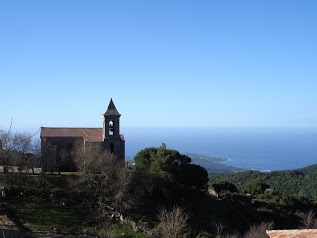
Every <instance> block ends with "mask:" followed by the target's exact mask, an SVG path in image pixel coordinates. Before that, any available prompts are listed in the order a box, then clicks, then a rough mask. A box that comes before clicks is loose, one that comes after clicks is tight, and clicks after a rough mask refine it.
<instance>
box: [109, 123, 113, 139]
mask: <svg viewBox="0 0 317 238" xmlns="http://www.w3.org/2000/svg"><path fill="white" fill-rule="evenodd" d="M113 130H114V129H113V121H109V135H110V136H113Z"/></svg>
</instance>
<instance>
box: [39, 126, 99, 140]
mask: <svg viewBox="0 0 317 238" xmlns="http://www.w3.org/2000/svg"><path fill="white" fill-rule="evenodd" d="M41 137H78V138H83V139H84V140H85V141H89V142H103V135H102V128H68V127H65V128H61V127H41Z"/></svg>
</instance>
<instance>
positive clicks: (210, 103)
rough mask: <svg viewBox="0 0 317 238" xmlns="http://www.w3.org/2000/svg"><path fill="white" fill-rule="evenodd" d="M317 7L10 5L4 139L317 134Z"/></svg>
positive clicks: (3, 76) (287, 1)
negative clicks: (83, 133) (39, 133)
mask: <svg viewBox="0 0 317 238" xmlns="http://www.w3.org/2000/svg"><path fill="white" fill-rule="evenodd" d="M316 12H317V2H316V1H315V0H312V1H308V0H307V1H292V0H280V1H276V0H267V1H254V0H250V1H236V0H231V1H230V0H225V1H220V0H218V1H216V0H214V1H213V0H208V1H207V0H205V1H186V0H183V1H176V0H175V1H171V0H167V1H164V0H162V1H148V0H147V1H145V0H144V1H138V0H135V1H130V0H126V1H120V0H118V1H114V0H112V1H110V0H109V1H97V0H96V1H80V0H76V1H75V0H74V1H71V0H68V1H64V0H54V1H53V0H48V1H42V0H38V1H32V0H28V1H14V0H10V1H1V2H0V36H1V37H0V81H1V85H0V87H1V90H0V93H1V94H0V100H1V114H0V129H5V128H7V127H8V126H9V125H10V120H11V118H13V120H14V127H15V128H37V127H40V126H63V127H100V126H101V114H102V113H103V112H104V111H105V110H106V108H107V106H108V103H109V100H110V98H113V100H114V103H115V105H116V106H117V109H118V111H119V112H120V113H121V114H122V116H121V125H122V126H123V127H198V126H199V127H293V126H294V127H316V126H317V103H316V102H317V44H316V42H317V14H316Z"/></svg>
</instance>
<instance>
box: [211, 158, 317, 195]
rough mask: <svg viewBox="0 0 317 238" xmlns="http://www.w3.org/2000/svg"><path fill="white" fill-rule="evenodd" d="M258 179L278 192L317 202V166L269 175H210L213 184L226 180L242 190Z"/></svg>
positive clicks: (245, 173)
mask: <svg viewBox="0 0 317 238" xmlns="http://www.w3.org/2000/svg"><path fill="white" fill-rule="evenodd" d="M257 178H260V179H262V180H263V181H264V182H265V183H267V184H268V185H269V186H270V188H272V189H273V190H274V191H276V192H279V193H282V194H287V195H292V196H295V197H305V198H307V199H313V200H317V164H315V165H311V166H307V167H305V168H301V169H294V170H281V171H273V172H269V173H262V172H260V171H247V172H240V173H232V174H216V173H211V174H210V175H209V179H210V183H211V184H212V183H217V182H219V181H221V180H225V181H228V182H230V183H233V184H235V185H236V186H237V187H238V189H240V190H243V189H244V187H245V184H246V183H247V182H248V181H250V180H252V179H257Z"/></svg>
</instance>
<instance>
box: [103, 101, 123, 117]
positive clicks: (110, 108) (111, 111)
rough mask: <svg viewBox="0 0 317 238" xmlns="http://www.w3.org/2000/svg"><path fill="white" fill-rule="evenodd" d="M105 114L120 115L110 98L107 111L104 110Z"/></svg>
mask: <svg viewBox="0 0 317 238" xmlns="http://www.w3.org/2000/svg"><path fill="white" fill-rule="evenodd" d="M105 115H114V116H121V114H120V113H119V112H118V110H117V108H116V106H115V105H114V103H113V101H112V98H111V99H110V102H109V106H108V109H107V111H106V112H105Z"/></svg>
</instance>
